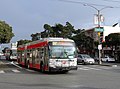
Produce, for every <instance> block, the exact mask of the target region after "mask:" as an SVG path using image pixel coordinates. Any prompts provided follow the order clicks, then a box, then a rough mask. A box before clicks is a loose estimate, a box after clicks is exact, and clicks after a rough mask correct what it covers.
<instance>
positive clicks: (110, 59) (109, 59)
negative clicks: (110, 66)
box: [101, 56, 115, 62]
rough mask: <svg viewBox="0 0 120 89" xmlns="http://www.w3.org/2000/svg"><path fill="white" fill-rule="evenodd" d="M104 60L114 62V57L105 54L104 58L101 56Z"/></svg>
mask: <svg viewBox="0 0 120 89" xmlns="http://www.w3.org/2000/svg"><path fill="white" fill-rule="evenodd" d="M101 60H102V61H104V62H115V59H114V58H112V57H109V56H105V57H104V58H101Z"/></svg>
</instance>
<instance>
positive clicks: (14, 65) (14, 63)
mask: <svg viewBox="0 0 120 89" xmlns="http://www.w3.org/2000/svg"><path fill="white" fill-rule="evenodd" d="M11 64H12V65H14V66H16V67H18V68H20V69H23V68H22V67H20V66H18V65H16V64H15V63H14V62H13V61H12V62H11Z"/></svg>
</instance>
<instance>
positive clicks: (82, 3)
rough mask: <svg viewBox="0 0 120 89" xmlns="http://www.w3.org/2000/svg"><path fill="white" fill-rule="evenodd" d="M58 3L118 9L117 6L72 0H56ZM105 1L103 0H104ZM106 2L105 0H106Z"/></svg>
mask: <svg viewBox="0 0 120 89" xmlns="http://www.w3.org/2000/svg"><path fill="white" fill-rule="evenodd" d="M58 1H62V2H69V3H77V4H81V5H83V6H84V5H94V6H100V7H113V8H120V7H117V6H109V5H102V4H94V3H86V2H81V1H73V0H58ZM104 1H105V0H104ZM106 1H107V0H106Z"/></svg>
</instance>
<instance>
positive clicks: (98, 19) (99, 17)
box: [84, 4, 113, 64]
mask: <svg viewBox="0 0 120 89" xmlns="http://www.w3.org/2000/svg"><path fill="white" fill-rule="evenodd" d="M84 6H89V7H92V8H93V9H95V10H97V22H98V23H97V25H98V28H99V29H100V22H101V14H100V11H102V10H104V9H106V8H113V7H111V6H105V7H103V8H101V9H98V8H96V7H94V6H92V5H89V4H84ZM98 34H99V35H98V40H99V45H98V49H99V64H102V62H101V44H100V31H98Z"/></svg>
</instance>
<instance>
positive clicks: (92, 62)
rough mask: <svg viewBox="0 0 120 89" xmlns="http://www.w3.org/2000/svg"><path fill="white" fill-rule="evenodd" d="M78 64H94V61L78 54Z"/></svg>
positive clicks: (87, 56)
mask: <svg viewBox="0 0 120 89" xmlns="http://www.w3.org/2000/svg"><path fill="white" fill-rule="evenodd" d="M78 62H82V63H84V64H94V63H95V60H94V59H93V58H92V57H90V56H89V55H87V54H78Z"/></svg>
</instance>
